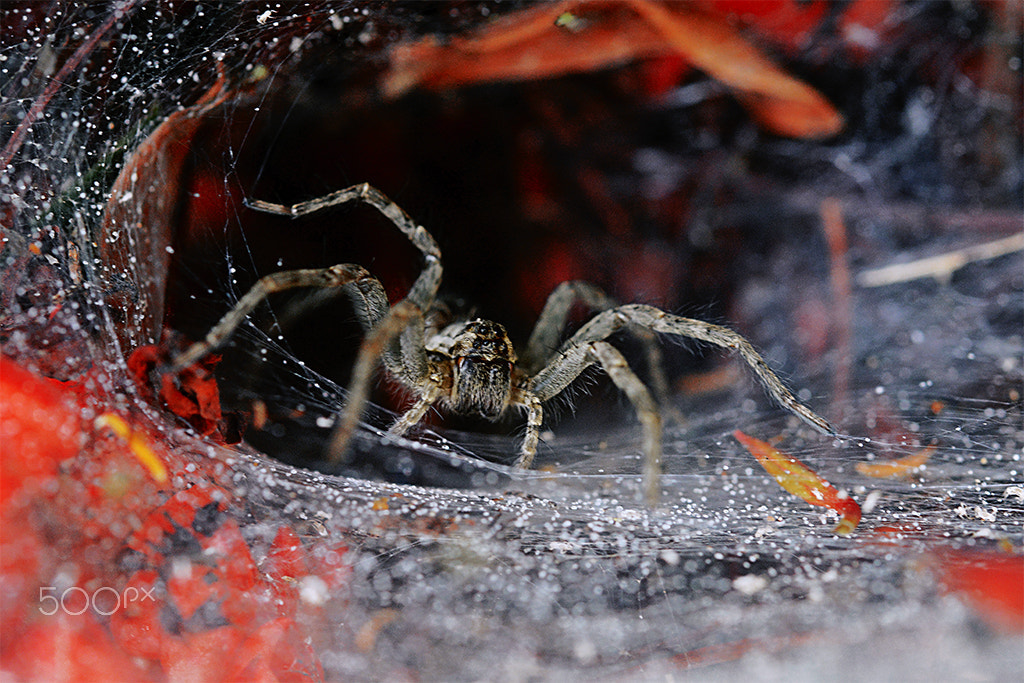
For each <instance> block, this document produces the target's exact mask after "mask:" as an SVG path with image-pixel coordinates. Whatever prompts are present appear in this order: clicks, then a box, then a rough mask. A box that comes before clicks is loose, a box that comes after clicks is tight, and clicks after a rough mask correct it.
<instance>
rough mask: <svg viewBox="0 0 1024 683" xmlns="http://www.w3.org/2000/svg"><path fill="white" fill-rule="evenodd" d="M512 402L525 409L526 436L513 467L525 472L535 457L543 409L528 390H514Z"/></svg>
mask: <svg viewBox="0 0 1024 683" xmlns="http://www.w3.org/2000/svg"><path fill="white" fill-rule="evenodd" d="M512 402H513V403H514V404H516V405H520V406H523V408H525V409H526V436H525V437H523V445H522V446H521V447H520V448H519V458H518V459H516V462H515V465H514V466H515V467H516V468H518V469H523V470H527V469H530V466H531V465H533V458H534V456H536V455H537V443H538V442H539V441H540V428H541V425H542V424H543V423H544V409H543V408H542V407H541V400H540V399H539V398H537V395H536V394H534V393H533V392H532V391H529V390H528V389H523V388H518V389H516V390H515V395H514V397H513V401H512Z"/></svg>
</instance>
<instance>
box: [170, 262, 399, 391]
mask: <svg viewBox="0 0 1024 683" xmlns="http://www.w3.org/2000/svg"><path fill="white" fill-rule="evenodd" d="M350 284H351V285H354V287H353V288H352V289H354V291H352V292H350V293H349V294H350V296H351V297H352V298H353V300H356V301H357V303H358V302H359V301H363V302H364V307H365V306H371V305H372V303H366V302H373V301H374V300H375V299H379V297H382V296H383V295H384V289H383V287H381V285H380V282H378V281H377V280H376V278H374V277H373V276H372V275H370V273H368V272H367V271H366V269H365V268H363V267H362V266H357V265H355V264H351V263H341V264H338V265H336V266H331V267H330V268H316V269H305V270H286V271H282V272H280V273H272V274H270V275H266V276H264V277H262V278H260V279H259V280H258V281H257V282H256V284H255V285H253V286H252V287H251V288H250V289H249V291H248V292H246V293H245V296H243V297H242V298H241V299H239V300H238V303H237V304H235V306H234V308H232V309H231V310H230V311H228V312H227V313H225V314H224V316H223V317H222V318H221V319H220V321H219V322H218V323H217V324H216V325H214V326H213V327H212V328H211V329H210V331H209V332H208V333H207V334H206V337H204V338H203V340H202V341H198V342H196V343H194V344H192V345H191V346H190V347H188V348H187V349H185V351H183V352H182V353H180V354H178V355H177V356H176V357H175V358H174V359H173V360H172V361H171V364H170V367H169V371H170V372H178V371H179V370H182V369H183V368H186V367H188V366H189V365H192V364H193V363H195V362H197V361H199V360H201V359H202V358H204V357H205V356H206V355H207V354H209V353H211V352H213V351H215V350H216V349H217V348H218V347H220V346H221V345H222V344H223V343H224V342H225V341H227V339H228V337H230V336H231V334H232V333H234V331H235V330H236V329H238V326H239V325H240V324H241V323H242V321H243V320H245V319H246V317H247V316H248V315H249V314H250V313H252V311H253V309H255V308H256V307H257V306H259V305H260V303H262V302H263V300H264V299H266V298H267V297H268V296H270V295H271V294H274V293H276V292H283V291H287V290H289V289H295V288H298V287H316V288H320V289H324V288H331V287H344V286H345V285H350ZM384 302H385V308H386V306H387V299H386V298H385V300H384ZM376 303H377V304H378V305H379V302H376Z"/></svg>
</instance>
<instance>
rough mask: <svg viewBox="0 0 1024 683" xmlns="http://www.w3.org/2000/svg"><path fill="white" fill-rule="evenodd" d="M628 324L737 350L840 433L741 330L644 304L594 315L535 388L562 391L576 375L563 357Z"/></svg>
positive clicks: (772, 388)
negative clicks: (569, 372) (568, 369)
mask: <svg viewBox="0 0 1024 683" xmlns="http://www.w3.org/2000/svg"><path fill="white" fill-rule="evenodd" d="M626 325H640V326H642V327H646V328H647V329H649V330H652V331H654V332H659V333H662V334H671V335H675V336H680V337H689V338H691V339H696V340H699V341H704V342H707V343H709V344H714V345H715V346H720V347H722V348H726V349H732V350H734V351H736V353H738V354H739V355H740V357H741V358H742V359H743V360H744V362H746V364H747V365H749V366H750V368H751V369H752V370H753V371H754V374H755V375H756V376H757V378H758V380H760V382H761V384H762V386H764V388H765V390H766V391H767V392H768V393H769V394H771V396H772V398H774V399H775V400H776V401H778V403H779V405H781V406H782V407H783V408H785V409H786V410H788V411H789V412H791V413H793V414H794V415H796V416H797V417H799V418H800V419H802V420H803V421H804V422H806V423H807V424H809V425H811V426H812V427H814V428H815V429H816V430H818V431H819V432H821V433H822V434H828V435H830V436H835V435H836V434H837V433H838V432H836V430H835V428H834V427H833V426H832V425H830V424H829V423H828V421H827V420H825V419H824V418H823V417H821V416H819V415H817V414H816V413H815V412H814V411H812V410H811V409H810V408H808V407H807V406H805V405H803V404H802V403H800V402H799V401H797V400H796V398H795V397H794V396H793V394H792V393H791V392H790V391H789V389H787V388H786V385H785V384H783V383H782V380H780V379H779V378H778V377H777V376H776V375H775V373H774V372H772V371H771V368H769V367H768V364H767V363H766V362H765V360H764V358H762V357H761V354H759V353H758V352H757V351H756V350H755V349H754V347H753V345H752V344H751V343H750V342H748V341H747V340H746V339H745V338H743V337H742V336H741V335H739V334H738V333H736V332H733V331H732V330H730V329H729V328H727V327H722V326H721V325H714V324H712V323H707V322H704V321H702V320H695V319H693V318H682V317H679V316H676V315H672V314H670V313H665V312H664V311H662V310H659V309H657V308H654V307H653V306H644V305H641V304H631V305H627V306H620V307H618V308H613V309H611V310H608V311H604V312H603V313H599V314H598V315H596V316H594V317H593V318H592V319H591V320H590V321H589V322H588V323H587V324H586V325H584V326H583V327H581V328H580V329H579V331H577V332H576V334H574V335H573V336H572V338H570V339H569V340H568V341H567V342H566V343H565V344H563V345H562V349H561V350H560V351H559V358H556V359H555V360H554V361H552V362H551V363H549V364H548V366H547V367H546V368H544V369H543V370H541V372H540V373H538V374H537V375H536V376H535V377H534V379H533V383H532V387H533V390H534V391H536V392H537V393H538V395H540V396H541V397H542V398H544V397H546V396H553V395H555V394H557V393H558V392H560V391H561V390H562V389H564V388H565V386H566V385H567V384H568V383H569V382H570V381H572V379H574V378H575V375H572V376H568V375H567V373H566V372H565V371H564V370H562V369H561V368H562V365H563V363H561V362H560V358H561V357H564V356H565V355H567V354H571V353H572V352H573V350H574V349H575V348H576V347H578V346H581V345H584V344H587V343H588V342H591V341H598V340H602V339H606V338H607V337H608V336H609V335H611V334H613V333H614V332H615V331H617V330H619V329H621V328H622V327H624V326H626ZM577 374H578V373H577Z"/></svg>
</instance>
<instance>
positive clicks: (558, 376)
mask: <svg viewBox="0 0 1024 683" xmlns="http://www.w3.org/2000/svg"><path fill="white" fill-rule="evenodd" d="M594 363H600V364H601V367H602V368H604V371H605V372H606V373H608V376H609V377H611V379H612V381H613V382H615V386H617V387H618V388H619V389H621V390H622V392H623V393H624V394H626V397H627V398H629V400H630V402H631V403H632V404H633V407H634V408H635V409H636V413H637V417H638V418H639V419H640V423H641V425H643V434H644V436H643V453H644V461H643V490H644V498H645V499H646V500H647V502H648V503H649V504H650V505H652V506H654V505H656V504H657V502H658V497H659V487H658V479H659V476H660V475H661V413H660V412H659V411H658V406H657V404H656V403H655V402H654V399H653V398H652V397H651V394H650V392H649V391H647V387H645V386H644V384H643V382H641V381H640V378H639V377H637V376H636V374H635V373H634V372H633V370H632V369H630V367H629V364H628V363H627V362H626V359H625V358H624V357H623V355H622V353H620V352H619V350H618V349H616V348H615V347H614V346H612V345H611V344H609V343H608V342H606V341H601V340H588V341H586V342H583V343H580V344H574V345H573V346H571V347H569V348H568V349H566V351H565V352H564V353H561V354H559V356H558V358H556V359H555V360H554V361H552V362H551V364H549V365H548V366H547V367H546V368H544V370H542V371H541V373H540V374H538V375H537V376H536V377H534V379H533V380H532V382H531V389H532V390H533V392H534V393H535V395H536V397H537V399H539V400H540V401H546V400H547V399H549V398H552V397H554V396H555V395H557V394H558V393H559V392H561V391H562V389H564V388H565V387H566V386H567V385H568V384H569V383H570V382H571V381H572V380H574V379H576V377H578V376H579V375H580V373H582V372H583V371H584V370H586V369H587V368H588V367H590V366H591V365H593V364H594Z"/></svg>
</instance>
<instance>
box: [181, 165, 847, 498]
mask: <svg viewBox="0 0 1024 683" xmlns="http://www.w3.org/2000/svg"><path fill="white" fill-rule="evenodd" d="M351 201H360V202H365V203H366V204H369V205H371V206H373V207H374V208H376V209H377V210H378V211H380V212H381V213H382V214H384V216H386V217H387V218H388V219H390V220H391V221H392V222H393V223H394V224H395V225H396V226H398V228H399V229H400V230H401V231H402V232H403V233H404V234H405V235H406V236H407V237H408V238H409V240H410V241H411V242H412V243H413V244H414V245H415V246H416V248H417V249H419V251H420V253H421V254H422V255H423V259H424V262H425V265H424V267H423V270H422V272H421V273H420V275H419V277H418V278H417V279H416V281H415V282H414V283H413V285H412V288H411V289H410V290H409V293H408V294H407V295H406V297H405V298H404V299H402V300H401V301H399V302H398V303H396V304H395V305H394V306H391V305H390V304H389V303H388V299H387V296H386V294H385V292H384V288H383V286H382V285H381V283H380V282H379V281H378V280H377V279H376V278H374V277H373V276H372V275H370V273H369V272H367V271H366V270H365V269H364V268H363V267H361V266H358V265H354V264H348V263H345V264H339V265H335V266H331V267H330V268H323V269H308V270H289V271H283V272H278V273H273V274H271V275H267V276H265V277H263V278H261V279H260V280H259V281H258V282H257V283H256V284H255V285H254V286H253V287H252V288H251V289H250V290H249V291H248V292H247V293H246V294H245V296H243V297H242V298H241V299H240V300H239V302H238V303H237V304H236V305H235V307H234V308H233V309H231V310H230V311H229V312H228V313H227V314H225V315H224V317H223V318H221V320H220V321H219V322H218V323H217V324H216V325H214V327H213V328H212V329H211V330H210V332H209V333H208V334H207V335H206V337H205V338H204V339H203V340H202V341H199V342H196V343H195V344H193V345H192V346H190V347H189V348H188V349H186V350H185V351H184V352H183V353H181V354H180V355H179V356H177V357H176V358H175V359H174V360H173V361H172V363H171V367H170V370H171V371H172V372H173V371H177V370H180V369H182V368H184V367H187V366H188V365H191V364H192V363H194V362H196V361H198V360H200V359H201V358H203V357H204V356H205V355H206V354H207V353H209V352H211V351H212V350H214V349H215V348H217V347H218V346H220V345H221V344H223V343H224V341H225V340H226V339H227V338H228V336H230V335H231V333H232V332H233V331H234V330H235V328H237V327H238V325H239V324H240V323H241V322H242V321H243V320H244V319H245V317H246V316H247V315H249V313H250V312H251V311H252V310H253V309H254V308H255V307H256V306H257V305H259V303H260V302H261V301H263V299H265V298H266V297H267V296H268V295H270V294H272V293H274V292H279V291H283V290H286V289H291V288H295V287H319V288H326V287H341V288H342V289H343V291H344V292H346V293H347V294H348V296H349V297H350V298H351V300H352V302H353V305H354V307H355V311H356V315H357V317H358V319H359V321H360V323H361V324H362V327H363V329H364V330H365V332H366V336H365V338H364V340H363V343H362V346H361V348H360V350H359V355H358V357H357V359H356V363H355V366H354V368H353V374H352V381H351V388H350V393H349V396H348V402H347V404H346V406H345V408H344V410H343V411H342V413H341V414H340V416H339V419H338V420H337V422H336V424H335V427H334V432H333V434H332V436H331V441H330V446H329V450H328V453H327V457H328V460H329V461H331V462H337V461H339V460H340V459H341V458H342V456H343V454H344V452H345V449H346V447H347V445H348V443H349V440H350V439H351V437H352V434H353V433H354V431H355V428H356V426H357V425H358V423H359V418H360V416H361V414H362V411H363V408H364V406H365V403H366V400H367V397H368V394H369V392H370V385H371V381H372V378H373V373H374V371H375V370H376V367H377V364H378V363H379V362H381V361H383V363H384V366H385V367H386V368H387V370H388V372H389V373H390V374H391V375H392V376H394V377H395V378H396V379H397V380H399V381H400V382H401V383H402V384H404V385H405V386H407V387H408V388H409V389H411V390H412V391H413V392H414V393H415V395H416V397H417V398H416V400H415V402H414V403H413V405H412V407H410V408H408V410H406V412H405V413H404V414H403V415H402V416H401V417H400V418H399V419H398V420H397V421H395V423H394V424H393V425H392V426H391V428H390V429H389V430H388V434H390V435H394V436H398V435H402V434H404V433H405V432H406V431H407V430H409V428H411V427H413V426H414V425H416V423H418V422H419V421H420V420H421V419H422V418H423V416H424V415H425V414H426V412H427V410H429V409H430V407H431V406H434V405H435V404H437V405H440V406H441V407H443V408H445V409H447V410H449V411H452V412H455V413H458V414H463V415H480V416H483V417H485V418H489V419H492V420H493V419H497V418H498V417H500V416H501V415H502V414H503V413H504V412H505V411H506V410H508V409H509V408H521V409H522V410H523V411H525V413H526V436H525V438H524V439H523V443H522V446H521V447H520V449H519V457H518V459H517V460H516V462H515V466H516V467H518V468H529V467H530V465H531V464H532V463H533V458H534V455H535V454H536V452H537V442H538V439H539V434H540V428H541V424H542V420H543V409H542V404H543V403H544V402H545V401H548V400H549V399H551V398H554V397H555V396H557V395H558V394H559V393H561V392H562V391H563V390H564V389H565V388H566V387H567V386H568V385H569V384H570V383H571V382H572V381H573V380H574V379H576V378H577V377H578V376H579V375H580V373H582V372H583V371H584V370H586V369H587V368H588V367H590V366H592V365H595V364H598V365H600V366H601V367H602V368H603V369H604V371H605V372H606V373H608V375H609V377H611V379H612V381H613V382H614V383H615V384H616V386H618V387H619V389H621V390H622V391H623V392H625V394H626V396H627V397H628V398H629V400H630V401H631V402H632V404H633V406H634V407H635V409H636V412H637V415H638V417H639V418H640V422H641V423H642V425H643V453H644V462H643V488H644V493H645V496H646V498H647V500H648V501H649V502H650V503H651V504H654V503H656V502H657V499H658V497H659V486H658V479H659V476H660V474H661V421H662V420H661V414H660V412H659V409H658V405H657V403H656V402H655V400H654V399H653V398H652V396H651V393H650V392H649V391H648V389H647V387H646V386H645V385H644V384H643V382H641V381H640V379H639V378H638V377H637V376H636V374H634V372H633V371H632V370H631V369H630V367H629V365H628V364H627V363H626V359H625V358H624V357H623V356H622V354H621V353H620V352H619V351H618V349H616V348H615V347H614V346H612V345H611V344H609V343H608V342H607V341H605V339H607V338H608V337H609V336H611V335H612V334H613V333H614V332H616V331H618V330H620V329H623V328H628V329H630V330H632V331H633V332H635V333H636V334H638V335H639V336H640V337H641V338H642V339H643V340H644V341H645V342H646V343H647V345H648V352H649V355H648V360H649V361H650V362H652V364H653V365H654V366H655V367H653V368H652V369H653V370H654V372H653V373H652V375H653V377H654V381H653V383H654V384H655V388H656V390H658V391H659V392H661V391H664V379H663V377H662V375H661V374H660V368H658V367H657V362H658V360H659V356H658V353H657V347H656V346H655V344H654V342H655V341H656V333H661V334H671V335H678V336H682V337H689V338H692V339H697V340H700V341H704V342H708V343H710V344H714V345H716V346H721V347H724V348H727V349H733V350H734V351H736V352H737V353H738V354H739V355H740V357H741V358H743V360H744V361H746V363H747V364H748V365H749V366H750V367H751V368H752V369H753V371H754V374H755V375H756V376H757V378H758V379H759V380H760V381H761V383H762V384H763V385H764V387H765V389H767V391H768V393H770V394H771V395H772V396H773V397H774V398H775V400H777V401H778V402H779V403H780V404H781V405H782V406H783V407H784V408H786V409H787V410H789V411H790V412H791V413H793V414H795V415H797V416H798V417H800V418H801V419H803V420H804V421H805V422H807V423H808V424H810V425H811V426H812V427H814V428H815V429H817V430H818V431H820V432H822V433H824V434H830V435H835V434H836V431H835V430H834V429H833V428H832V426H831V425H830V424H829V423H828V422H827V421H825V420H824V419H822V418H821V417H819V416H818V415H816V414H815V413H814V412H813V411H811V410H810V409H809V408H807V407H806V406H804V405H802V404H801V403H800V402H798V401H797V400H796V398H794V397H793V394H792V393H790V391H789V390H788V389H787V388H786V387H785V385H783V383H782V382H781V381H780V380H779V378H778V377H776V375H775V373H773V372H772V371H771V369H769V367H768V365H767V364H766V363H765V361H764V359H763V358H761V356H760V354H758V353H757V351H755V350H754V347H753V346H751V344H750V342H748V341H747V340H746V339H744V338H743V337H741V336H740V335H739V334H737V333H736V332H733V331H732V330H730V329H728V328H726V327H721V326H719V325H712V324H711V323H706V322H703V321H700V320H694V319H691V318H682V317H679V316H676V315H671V314H669V313H665V312H664V311H662V310H659V309H657V308H654V307H652V306H644V305H640V304H632V305H625V306H618V305H616V304H615V302H614V301H613V300H612V299H610V298H609V297H608V296H606V295H605V294H604V293H603V292H601V290H599V289H598V288H597V287H595V286H593V285H590V284H587V283H585V282H563V283H562V284H561V285H559V286H558V287H557V288H556V289H555V291H554V292H552V294H551V295H550V296H549V297H548V300H547V302H546V303H545V305H544V308H543V310H542V311H541V314H540V318H539V319H538V320H537V323H536V326H535V327H534V329H533V333H532V334H531V335H530V339H529V341H528V342H527V344H526V348H525V350H524V351H523V354H522V356H521V357H517V355H516V352H515V350H514V349H513V347H512V343H511V342H510V341H509V338H508V335H507V334H506V332H505V328H504V327H502V326H501V325H499V324H498V323H495V322H491V321H489V320H479V319H477V320H467V321H462V322H456V323H453V324H450V325H447V326H445V327H441V326H440V324H438V323H437V322H433V321H434V320H435V319H436V318H437V316H434V315H431V314H432V313H433V312H434V306H435V297H436V295H437V290H438V287H439V286H440V284H441V251H440V249H438V246H437V243H436V242H435V241H434V238H433V237H431V235H430V233H428V232H427V231H426V229H425V228H423V227H422V226H420V225H417V224H416V223H415V222H414V221H413V220H412V219H411V218H410V217H409V215H408V214H406V213H405V211H403V210H402V209H401V208H400V207H399V206H398V205H397V204H395V203H394V202H392V201H391V200H389V199H388V198H387V197H386V196H384V194H383V193H381V192H380V191H379V190H377V189H375V188H374V187H372V186H370V185H368V184H365V183H364V184H362V185H355V186H353V187H349V188H346V189H343V190H339V191H337V192H333V193H331V194H328V195H326V196H324V197H320V198H317V199H312V200H310V201H306V202H301V203H299V204H295V205H293V206H284V205H281V204H272V203H270V202H264V201H259V200H256V201H252V202H249V203H248V205H249V206H250V207H252V208H254V209H257V210H259V211H265V212H267V213H273V214H280V215H284V216H291V217H295V218H297V217H299V216H305V215H307V214H310V213H313V212H316V211H320V210H322V209H326V208H329V207H332V206H337V205H340V204H344V203H347V202H351ZM576 302H581V303H583V304H585V305H586V306H588V307H589V308H590V309H592V310H593V311H595V312H596V315H595V316H594V317H593V318H591V319H590V321H589V322H587V323H586V324H585V325H583V326H582V327H581V328H580V329H579V330H578V331H577V332H576V333H575V334H574V335H572V337H570V338H569V339H568V340H567V341H565V342H564V343H562V344H561V345H560V346H559V345H558V341H559V338H560V336H561V335H562V332H563V328H564V327H565V325H566V322H567V319H568V316H569V312H570V310H571V309H572V307H573V305H574V304H575V303H576Z"/></svg>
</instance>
